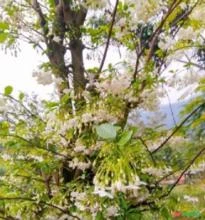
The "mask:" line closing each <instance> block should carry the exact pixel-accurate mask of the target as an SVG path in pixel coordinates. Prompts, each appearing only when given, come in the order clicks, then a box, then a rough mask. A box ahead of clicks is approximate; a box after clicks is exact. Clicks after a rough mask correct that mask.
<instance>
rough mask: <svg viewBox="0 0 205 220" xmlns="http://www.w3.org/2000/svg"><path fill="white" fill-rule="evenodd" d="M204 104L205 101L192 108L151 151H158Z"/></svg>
mask: <svg viewBox="0 0 205 220" xmlns="http://www.w3.org/2000/svg"><path fill="white" fill-rule="evenodd" d="M204 106H205V102H204V103H202V104H201V105H199V106H198V107H197V108H196V109H194V110H193V111H192V112H191V113H190V114H189V115H188V116H187V117H186V118H185V119H184V120H183V121H182V122H181V123H180V124H179V125H178V126H176V127H175V129H174V130H173V132H172V133H171V134H170V135H169V136H168V137H167V138H166V139H165V140H164V141H163V142H162V143H161V144H160V145H159V146H158V147H157V148H156V149H155V150H153V151H152V153H156V152H158V151H159V150H160V149H161V148H162V147H163V146H164V145H165V144H166V143H167V142H168V141H169V140H170V139H171V138H172V137H173V136H174V135H175V134H176V132H177V131H179V130H180V129H181V127H182V126H183V125H184V124H185V123H186V122H187V121H188V120H189V119H190V118H191V117H192V116H193V115H194V114H195V113H196V112H198V110H199V109H201V108H202V107H204Z"/></svg>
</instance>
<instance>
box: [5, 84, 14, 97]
mask: <svg viewBox="0 0 205 220" xmlns="http://www.w3.org/2000/svg"><path fill="white" fill-rule="evenodd" d="M12 92H13V87H12V86H6V87H5V88H4V95H6V96H7V95H11V93H12Z"/></svg>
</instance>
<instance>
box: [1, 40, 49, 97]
mask: <svg viewBox="0 0 205 220" xmlns="http://www.w3.org/2000/svg"><path fill="white" fill-rule="evenodd" d="M20 48H21V51H20V52H19V53H18V54H17V56H16V57H15V56H13V55H11V52H10V51H9V50H8V51H7V53H5V52H4V51H2V50H0V65H1V70H0V92H2V91H3V90H4V87H5V86H7V85H11V86H13V88H14V91H16V92H18V91H22V92H26V93H29V94H31V93H36V94H38V95H40V96H42V98H47V97H49V93H52V92H53V86H43V85H39V84H38V83H37V82H36V80H35V78H33V77H32V73H33V71H34V70H36V69H37V67H38V65H39V64H40V60H41V59H42V56H41V54H40V53H37V52H36V51H35V50H34V49H33V48H32V47H31V46H30V45H27V44H25V43H22V44H21V46H20Z"/></svg>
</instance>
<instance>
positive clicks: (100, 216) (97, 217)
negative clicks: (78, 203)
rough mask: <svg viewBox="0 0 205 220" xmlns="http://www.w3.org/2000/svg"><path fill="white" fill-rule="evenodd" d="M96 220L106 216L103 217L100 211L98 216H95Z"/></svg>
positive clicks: (101, 219)
mask: <svg viewBox="0 0 205 220" xmlns="http://www.w3.org/2000/svg"><path fill="white" fill-rule="evenodd" d="M95 219H96V220H104V219H105V218H104V217H103V214H102V212H98V213H97V215H96V217H95Z"/></svg>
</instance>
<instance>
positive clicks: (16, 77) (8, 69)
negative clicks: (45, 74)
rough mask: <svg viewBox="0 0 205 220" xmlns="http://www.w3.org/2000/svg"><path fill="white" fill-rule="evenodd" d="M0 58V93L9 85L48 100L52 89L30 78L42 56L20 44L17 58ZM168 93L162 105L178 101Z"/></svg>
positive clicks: (6, 56) (9, 55)
mask: <svg viewBox="0 0 205 220" xmlns="http://www.w3.org/2000/svg"><path fill="white" fill-rule="evenodd" d="M0 57H1V59H0V64H1V71H0V92H2V91H3V89H4V87H5V86H7V85H11V86H13V87H14V90H15V91H23V92H26V93H30V94H31V93H32V92H34V93H35V94H38V95H39V96H40V97H41V98H48V97H49V94H52V93H53V91H54V88H53V86H52V85H50V86H43V85H39V84H38V83H37V82H36V80H35V78H33V77H32V72H33V70H36V69H38V68H37V67H38V65H39V64H40V63H41V62H42V56H41V54H40V53H38V52H36V51H35V50H34V49H33V48H32V47H31V46H30V45H28V44H25V43H22V44H21V52H19V53H18V55H17V57H15V56H12V55H11V52H10V51H9V50H8V52H7V53H6V54H5V52H3V51H2V50H0ZM115 61H116V60H115ZM168 93H169V100H168V97H165V98H163V100H162V103H163V104H167V103H168V102H169V101H171V102H172V103H174V102H177V101H178V98H179V95H180V93H179V92H176V90H174V89H172V90H169V91H168Z"/></svg>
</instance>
